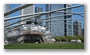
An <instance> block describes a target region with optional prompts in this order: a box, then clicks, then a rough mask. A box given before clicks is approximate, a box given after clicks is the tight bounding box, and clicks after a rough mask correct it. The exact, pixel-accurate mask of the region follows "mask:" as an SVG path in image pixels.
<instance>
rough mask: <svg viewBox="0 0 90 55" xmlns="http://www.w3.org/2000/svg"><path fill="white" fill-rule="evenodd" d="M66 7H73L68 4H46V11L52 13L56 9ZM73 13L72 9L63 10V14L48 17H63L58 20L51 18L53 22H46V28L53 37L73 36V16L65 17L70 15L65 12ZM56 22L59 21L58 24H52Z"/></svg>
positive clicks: (53, 14) (58, 13)
mask: <svg viewBox="0 0 90 55" xmlns="http://www.w3.org/2000/svg"><path fill="white" fill-rule="evenodd" d="M66 7H71V5H68V4H46V11H52V10H56V9H62V8H66ZM67 11H68V12H71V9H67V10H62V12H55V13H52V14H48V15H46V17H52V16H59V15H60V16H61V15H62V16H61V17H56V18H50V19H48V20H50V21H51V22H46V26H47V27H48V29H49V30H50V32H51V36H72V35H73V31H72V16H71V15H69V16H65V15H67V14H69V13H64V12H67ZM54 20H57V21H56V22H52V21H54ZM69 24H71V25H69Z"/></svg>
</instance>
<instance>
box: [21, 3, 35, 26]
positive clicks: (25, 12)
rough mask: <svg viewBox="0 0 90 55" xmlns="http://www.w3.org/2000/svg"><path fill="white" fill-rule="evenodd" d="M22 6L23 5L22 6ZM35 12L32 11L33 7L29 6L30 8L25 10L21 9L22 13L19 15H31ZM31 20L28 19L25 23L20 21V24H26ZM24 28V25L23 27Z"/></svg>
mask: <svg viewBox="0 0 90 55" xmlns="http://www.w3.org/2000/svg"><path fill="white" fill-rule="evenodd" d="M22 5H23V4H22ZM34 12H35V11H34V5H31V6H29V7H26V8H24V9H22V11H21V15H25V14H32V13H34ZM30 17H31V16H28V17H22V18H21V20H24V19H26V18H30ZM30 20H31V19H29V20H26V21H22V22H21V24H25V23H27V22H28V21H30ZM23 26H24V25H23Z"/></svg>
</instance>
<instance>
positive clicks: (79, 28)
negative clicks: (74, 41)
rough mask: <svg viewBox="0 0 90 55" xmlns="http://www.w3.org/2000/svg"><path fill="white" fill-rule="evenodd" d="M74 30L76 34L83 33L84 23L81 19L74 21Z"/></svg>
mask: <svg viewBox="0 0 90 55" xmlns="http://www.w3.org/2000/svg"><path fill="white" fill-rule="evenodd" d="M73 31H74V35H79V36H81V35H82V24H81V22H79V21H75V22H73Z"/></svg>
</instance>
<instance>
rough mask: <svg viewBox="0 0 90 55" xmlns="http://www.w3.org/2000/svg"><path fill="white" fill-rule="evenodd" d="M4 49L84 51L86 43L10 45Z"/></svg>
mask: <svg viewBox="0 0 90 55" xmlns="http://www.w3.org/2000/svg"><path fill="white" fill-rule="evenodd" d="M4 49H84V43H59V44H8V45H4Z"/></svg>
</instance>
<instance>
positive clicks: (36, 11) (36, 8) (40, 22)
mask: <svg viewBox="0 0 90 55" xmlns="http://www.w3.org/2000/svg"><path fill="white" fill-rule="evenodd" d="M42 10H43V9H42V8H40V7H35V13H39V12H42ZM35 21H37V22H38V24H39V25H42V20H41V16H38V17H36V19H35Z"/></svg>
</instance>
